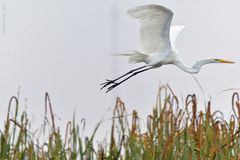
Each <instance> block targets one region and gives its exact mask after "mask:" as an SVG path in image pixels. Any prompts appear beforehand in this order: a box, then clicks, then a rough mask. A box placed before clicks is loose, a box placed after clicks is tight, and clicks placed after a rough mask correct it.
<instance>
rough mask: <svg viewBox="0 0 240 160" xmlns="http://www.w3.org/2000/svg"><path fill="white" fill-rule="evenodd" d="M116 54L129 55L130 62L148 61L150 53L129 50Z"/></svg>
mask: <svg viewBox="0 0 240 160" xmlns="http://www.w3.org/2000/svg"><path fill="white" fill-rule="evenodd" d="M114 56H128V57H129V59H128V61H129V63H140V62H145V63H147V58H148V55H146V54H143V53H140V52H138V51H127V53H120V54H114Z"/></svg>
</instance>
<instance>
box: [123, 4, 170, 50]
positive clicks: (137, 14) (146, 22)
mask: <svg viewBox="0 0 240 160" xmlns="http://www.w3.org/2000/svg"><path fill="white" fill-rule="evenodd" d="M127 13H128V14H129V15H130V16H131V17H133V18H136V19H139V20H140V23H141V29H140V36H141V37H140V42H141V45H142V49H143V50H144V52H145V54H151V53H154V52H161V51H163V50H165V49H166V48H169V47H171V43H170V38H169V28H170V25H171V21H172V17H173V12H172V11H171V10H169V9H168V8H165V7H163V6H159V5H145V6H138V7H135V8H133V9H130V10H128V12H127Z"/></svg>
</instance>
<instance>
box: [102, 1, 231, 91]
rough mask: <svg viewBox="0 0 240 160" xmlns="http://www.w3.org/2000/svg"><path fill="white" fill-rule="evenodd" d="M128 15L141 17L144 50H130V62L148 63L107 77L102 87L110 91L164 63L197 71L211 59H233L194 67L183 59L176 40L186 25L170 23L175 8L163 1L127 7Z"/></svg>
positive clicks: (193, 72) (141, 41) (188, 70)
mask: <svg viewBox="0 0 240 160" xmlns="http://www.w3.org/2000/svg"><path fill="white" fill-rule="evenodd" d="M127 13H128V15H130V16H131V17H133V18H135V19H138V20H139V21H140V24H141V27H140V43H141V47H142V50H141V51H131V52H130V53H127V54H120V55H123V56H129V62H130V63H140V62H143V63H145V65H144V66H141V67H139V68H136V69H133V70H130V71H129V72H127V73H126V74H124V75H122V76H120V77H118V78H116V79H113V80H109V79H107V80H106V81H105V82H104V83H101V86H102V87H101V89H103V88H105V87H107V91H106V92H109V91H111V90H112V89H113V88H115V87H117V86H118V85H120V84H122V83H123V82H125V81H126V80H128V79H130V78H131V77H133V76H135V75H137V74H139V73H142V72H145V71H147V70H150V69H154V68H158V67H161V66H162V65H167V64H173V65H176V66H177V67H179V68H180V69H182V70H183V71H185V72H187V73H190V74H196V73H198V72H199V71H200V69H201V67H202V66H203V65H205V64H211V63H234V62H232V61H228V60H224V59H219V58H208V59H203V60H199V61H197V62H196V63H195V64H194V65H193V66H192V67H188V66H187V65H185V64H184V63H183V61H182V60H181V57H180V55H179V52H178V51H177V50H176V48H175V41H176V39H177V37H178V35H179V33H180V32H181V31H182V30H183V29H184V28H185V27H184V26H171V21H172V17H173V12H172V11H171V10H170V9H168V8H166V7H164V6H160V5H144V6H137V7H135V8H132V9H130V10H128V12H127Z"/></svg>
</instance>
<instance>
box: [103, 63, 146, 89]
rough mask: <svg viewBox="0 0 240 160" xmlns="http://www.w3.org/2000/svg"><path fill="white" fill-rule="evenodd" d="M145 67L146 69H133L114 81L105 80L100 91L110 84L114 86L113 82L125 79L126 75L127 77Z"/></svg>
mask: <svg viewBox="0 0 240 160" xmlns="http://www.w3.org/2000/svg"><path fill="white" fill-rule="evenodd" d="M145 67H147V66H142V67H139V68H136V69H133V70H131V71H129V72H127V73H126V74H124V75H122V76H120V77H118V78H116V79H114V80H109V79H106V82H103V83H101V84H100V85H101V86H102V87H101V89H103V88H105V87H106V86H108V85H110V84H115V82H116V81H117V80H119V79H121V78H123V77H125V76H127V75H129V74H131V73H134V72H135V71H137V70H140V69H143V68H145Z"/></svg>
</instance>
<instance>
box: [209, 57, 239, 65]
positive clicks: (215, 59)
mask: <svg viewBox="0 0 240 160" xmlns="http://www.w3.org/2000/svg"><path fill="white" fill-rule="evenodd" d="M213 62H214V63H227V64H233V63H235V62H233V61H229V60H225V59H218V58H213Z"/></svg>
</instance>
